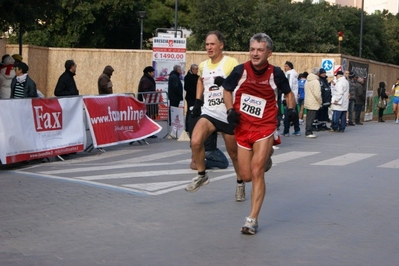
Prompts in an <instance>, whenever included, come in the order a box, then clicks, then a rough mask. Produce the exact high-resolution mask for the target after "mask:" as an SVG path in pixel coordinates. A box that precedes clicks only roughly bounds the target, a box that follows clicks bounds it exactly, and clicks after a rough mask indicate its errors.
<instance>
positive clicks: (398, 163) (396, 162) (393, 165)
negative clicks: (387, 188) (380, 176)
mask: <svg viewBox="0 0 399 266" xmlns="http://www.w3.org/2000/svg"><path fill="white" fill-rule="evenodd" d="M378 167H383V168H399V159H396V160H393V161H390V162H388V163H385V164H382V165H380V166H378Z"/></svg>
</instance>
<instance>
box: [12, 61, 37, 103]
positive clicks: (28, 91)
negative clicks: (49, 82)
mask: <svg viewBox="0 0 399 266" xmlns="http://www.w3.org/2000/svg"><path fill="white" fill-rule="evenodd" d="M28 70H29V67H28V65H27V64H25V63H23V62H19V63H17V64H16V65H15V77H14V78H13V79H12V81H11V96H10V98H36V97H38V96H37V89H36V83H35V82H34V81H33V80H32V79H31V78H30V77H29V76H28Z"/></svg>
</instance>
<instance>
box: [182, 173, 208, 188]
mask: <svg viewBox="0 0 399 266" xmlns="http://www.w3.org/2000/svg"><path fill="white" fill-rule="evenodd" d="M209 182H210V180H209V177H208V174H207V173H205V175H197V176H196V177H194V178H193V181H191V183H190V184H188V185H187V187H186V191H187V192H195V191H197V190H198V189H199V188H200V187H201V186H205V185H208V184H209Z"/></svg>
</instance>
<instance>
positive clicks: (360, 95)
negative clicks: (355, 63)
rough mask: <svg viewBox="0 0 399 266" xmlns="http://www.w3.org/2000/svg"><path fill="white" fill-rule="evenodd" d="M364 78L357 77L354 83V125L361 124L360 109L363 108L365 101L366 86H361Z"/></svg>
mask: <svg viewBox="0 0 399 266" xmlns="http://www.w3.org/2000/svg"><path fill="white" fill-rule="evenodd" d="M363 83H364V80H363V78H360V77H359V78H357V81H356V83H355V98H356V102H355V124H356V125H363V123H362V122H360V115H361V113H362V110H363V109H364V103H365V102H366V88H365V87H364V86H363Z"/></svg>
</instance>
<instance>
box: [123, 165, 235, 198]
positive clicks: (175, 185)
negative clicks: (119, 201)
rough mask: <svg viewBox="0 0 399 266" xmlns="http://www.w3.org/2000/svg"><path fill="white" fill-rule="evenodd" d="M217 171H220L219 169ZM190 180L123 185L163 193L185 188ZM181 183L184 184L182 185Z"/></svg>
mask: <svg viewBox="0 0 399 266" xmlns="http://www.w3.org/2000/svg"><path fill="white" fill-rule="evenodd" d="M217 171H219V170H217ZM215 172H216V171H215ZM235 175H236V173H235V172H233V173H229V174H225V175H221V176H218V177H215V178H211V179H210V181H211V183H212V182H213V181H218V180H223V179H226V178H230V177H232V176H235ZM190 182H191V179H190V180H187V181H171V182H160V183H161V184H160V185H159V186H158V185H157V183H149V184H140V186H137V185H138V184H126V185H122V186H123V187H128V188H130V189H132V190H133V191H136V192H138V193H145V194H147V195H161V194H165V193H168V192H172V191H175V190H183V189H184V188H185V187H186V186H187V184H188V183H190ZM234 182H235V181H234ZM179 183H180V184H182V185H180V184H179ZM145 188H150V189H149V190H147V191H146V189H145Z"/></svg>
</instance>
